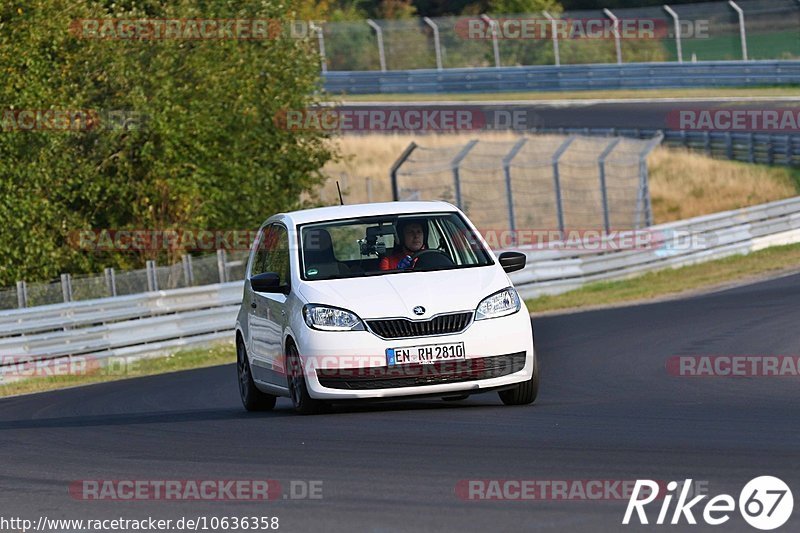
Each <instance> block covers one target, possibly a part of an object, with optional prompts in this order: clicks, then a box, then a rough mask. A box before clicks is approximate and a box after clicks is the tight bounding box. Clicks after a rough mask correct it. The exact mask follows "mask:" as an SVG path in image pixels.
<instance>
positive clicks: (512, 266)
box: [497, 252, 527, 272]
mask: <svg viewBox="0 0 800 533" xmlns="http://www.w3.org/2000/svg"><path fill="white" fill-rule="evenodd" d="M497 260H498V261H500V266H501V267H503V270H505V271H506V272H516V271H517V270H522V269H523V268H525V261H526V260H527V258H526V257H525V254H523V253H520V252H503V253H502V254H500V257H498V258H497Z"/></svg>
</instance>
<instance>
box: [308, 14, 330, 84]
mask: <svg viewBox="0 0 800 533" xmlns="http://www.w3.org/2000/svg"><path fill="white" fill-rule="evenodd" d="M309 27H310V28H311V29H312V30H314V32H316V34H317V42H318V43H319V59H320V67H321V68H322V72H323V74H324V73H325V72H328V58H327V56H326V55H325V36H324V35H322V28H321V27H319V26H317V25H316V24H309Z"/></svg>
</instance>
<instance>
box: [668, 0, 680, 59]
mask: <svg viewBox="0 0 800 533" xmlns="http://www.w3.org/2000/svg"><path fill="white" fill-rule="evenodd" d="M664 11H666V12H667V13H669V15H670V16H671V17H672V20H673V22H674V23H675V25H674V27H675V48H676V51H677V53H678V63H683V50H682V49H681V19H680V17H678V14H677V13H675V10H673V9H672V8H671V7H669V6H668V5H665V6H664Z"/></svg>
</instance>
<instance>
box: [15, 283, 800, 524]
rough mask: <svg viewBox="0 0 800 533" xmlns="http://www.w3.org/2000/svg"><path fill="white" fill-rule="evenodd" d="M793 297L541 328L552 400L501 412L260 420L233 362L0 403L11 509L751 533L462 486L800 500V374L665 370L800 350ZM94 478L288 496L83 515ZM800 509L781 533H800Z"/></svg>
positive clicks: (735, 294) (74, 514)
mask: <svg viewBox="0 0 800 533" xmlns="http://www.w3.org/2000/svg"><path fill="white" fill-rule="evenodd" d="M798 302H800V276H799V275H793V276H789V277H784V278H781V279H776V280H772V281H767V282H762V283H758V284H754V285H749V286H744V287H739V288H735V289H730V290H727V291H724V292H718V293H713V294H709V295H703V296H697V297H693V298H689V299H684V300H675V301H669V302H661V303H654V304H648V305H641V306H636V307H627V308H618V309H612V310H602V311H591V312H583V313H576V314H570V315H560V316H551V317H543V318H537V319H535V320H534V329H535V337H536V344H537V348H538V351H539V356H540V358H541V376H542V389H541V392H540V396H539V400H538V402H537V404H536V405H535V406H532V407H530V406H529V407H504V406H502V405H501V404H500V402H499V400H498V398H497V395H496V394H489V395H482V396H474V397H471V398H470V399H468V400H466V401H462V402H442V401H438V400H430V401H429V400H424V401H422V400H419V401H413V402H408V403H402V402H396V403H388V404H369V405H363V404H362V405H358V406H355V407H340V408H337V409H336V410H335V411H334V412H333V413H332V414H326V415H320V416H314V417H301V416H295V415H294V414H293V413H292V412H291V411H290V406H289V403H288V401H286V400H280V401H279V404H278V407H277V408H276V410H275V411H274V412H270V413H263V414H248V413H245V412H244V411H243V410H242V408H241V405H240V403H239V398H238V392H237V388H236V379H235V368H234V366H233V365H227V366H224V367H216V368H209V369H202V370H195V371H188V372H182V373H178V374H171V375H161V376H155V377H149V378H140V379H135V380H129V381H125V382H119V383H107V384H100V385H95V386H90V387H83V388H77V389H71V390H63V391H59V392H52V393H46V394H39V395H33V396H26V397H17V398H9V399H5V400H0V450H2V471H0V514H2V515H4V516H6V517H8V516H18V517H29V518H31V519H34V520H35V519H36V518H37V517H39V516H42V515H43V516H47V517H48V518H116V517H124V518H137V519H141V518H146V517H147V516H153V517H155V518H163V519H166V518H179V517H181V516H188V517H197V516H203V515H205V516H212V515H215V516H254V515H257V516H277V517H279V518H280V526H281V527H280V530H281V531H322V530H324V531H373V532H388V531H423V530H424V531H431V530H447V531H620V530H622V531H625V530H631V531H660V530H669V531H674V530H677V529H679V530H692V531H697V530H706V529H715V530H718V531H756V530H755V529H753V528H751V527H750V526H749V525H748V524H747V523H746V522H745V521H744V520H743V518H742V517H741V515H739V514H738V512H734V513H732V515H731V519H730V521H729V522H728V523H727V524H725V525H724V526H717V527H715V528H711V527H710V526H687V525H686V522H685V521H683V522H682V523H681V524H682V526H681V527H680V528H675V527H669V526H654V525H652V524H651V525H650V526H640V525H637V526H622V525H620V523H621V520H622V516H623V513H624V510H625V507H626V504H627V501H625V500H619V499H617V500H615V499H611V500H604V501H596V500H593V501H585V500H584V501H530V500H528V501H466V500H464V499H461V498H459V497H458V496H457V495H456V492H455V487H456V486H457V484H458V483H459V481H460V480H474V479H500V480H508V479H517V480H519V479H537V480H635V479H637V478H651V479H657V480H683V479H685V478H692V479H694V480H702V481H703V482H704V483H707V488H708V491H709V493H710V494H711V495H712V496H713V495H717V494H721V493H726V494H731V495H733V496H734V498H736V499H738V495H739V492H740V491H741V489H742V487H743V486H744V484H745V483H746V482H747V481H748V480H750V479H751V478H754V477H757V476H761V475H774V476H777V477H780V478H782V479H783V480H784V481H785V482H787V483H788V484H789V486H790V487H792V488H793V490H794V495H795V501H796V503H797V502H798V499H800V468H798V459H800V451H799V450H798V447H799V446H800V402H798V401H797V397H798V390H800V386H799V384H798V379H800V378H797V377H795V378H792V377H780V378H777V377H760V378H719V377H716V378H710V377H706V378H697V377H695V378H687V377H674V376H670V375H668V374H667V371H666V370H665V362H666V360H667V358H669V357H670V356H674V355H712V354H713V355H725V354H738V355H745V354H760V355H765V354H776V355H777V354H784V355H788V354H793V355H797V354H798V351H800V328H798V324H800V305H798ZM83 479H95V480H97V479H107V480H121V479H134V480H137V479H138V480H143V479H151V480H152V479H155V480H167V479H183V480H186V479H274V480H278V481H279V482H280V484H281V493H280V494H279V497H278V499H276V500H274V501H268V502H258V503H252V502H213V501H204V502H196V501H195V502H174V501H134V502H119V501H105V500H104V501H82V500H80V499H76V498H74V497H72V496H71V495H70V493H69V491H68V487H69V485H70V483H71V482H73V481H75V480H83ZM291 480H295V481H297V480H306V481H322V487H323V488H322V498H321V499H296V500H292V499H284V498H282V497H281V496H283V495H286V496H289V495H290V494H289V493H290V492H291V491H290V489H289V485H290V481H291ZM297 486H300V485H297ZM654 505H656V507H648V510H649V511H650V513H649V516H650V520H651V522H652V521H653V520H655V517H656V515H657V513H658V506H660V504H654ZM673 506H674V500H673ZM798 507H800V505H796V506H795V512H794V515H793V516H792V518H790V520H789V522H788V523H787V524H786V526H784V528H783V529H782V530H786V531H791V530H794V531H797V530H798V524H800V516H798V515H800V511H798ZM701 515H702V506H701V508H700V511H695V516H696V517H697V518H698V520H700V521H702V518H701ZM670 516H671V513H670Z"/></svg>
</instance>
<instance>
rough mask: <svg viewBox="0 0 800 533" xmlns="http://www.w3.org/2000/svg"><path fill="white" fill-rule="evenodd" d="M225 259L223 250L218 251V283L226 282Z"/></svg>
mask: <svg viewBox="0 0 800 533" xmlns="http://www.w3.org/2000/svg"><path fill="white" fill-rule="evenodd" d="M227 262H228V261H227V258H226V257H225V250H224V249H219V250H217V270H218V271H219V282H220V283H225V282H226V281H228V272H227V269H226V267H225V265H226V264H227Z"/></svg>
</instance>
